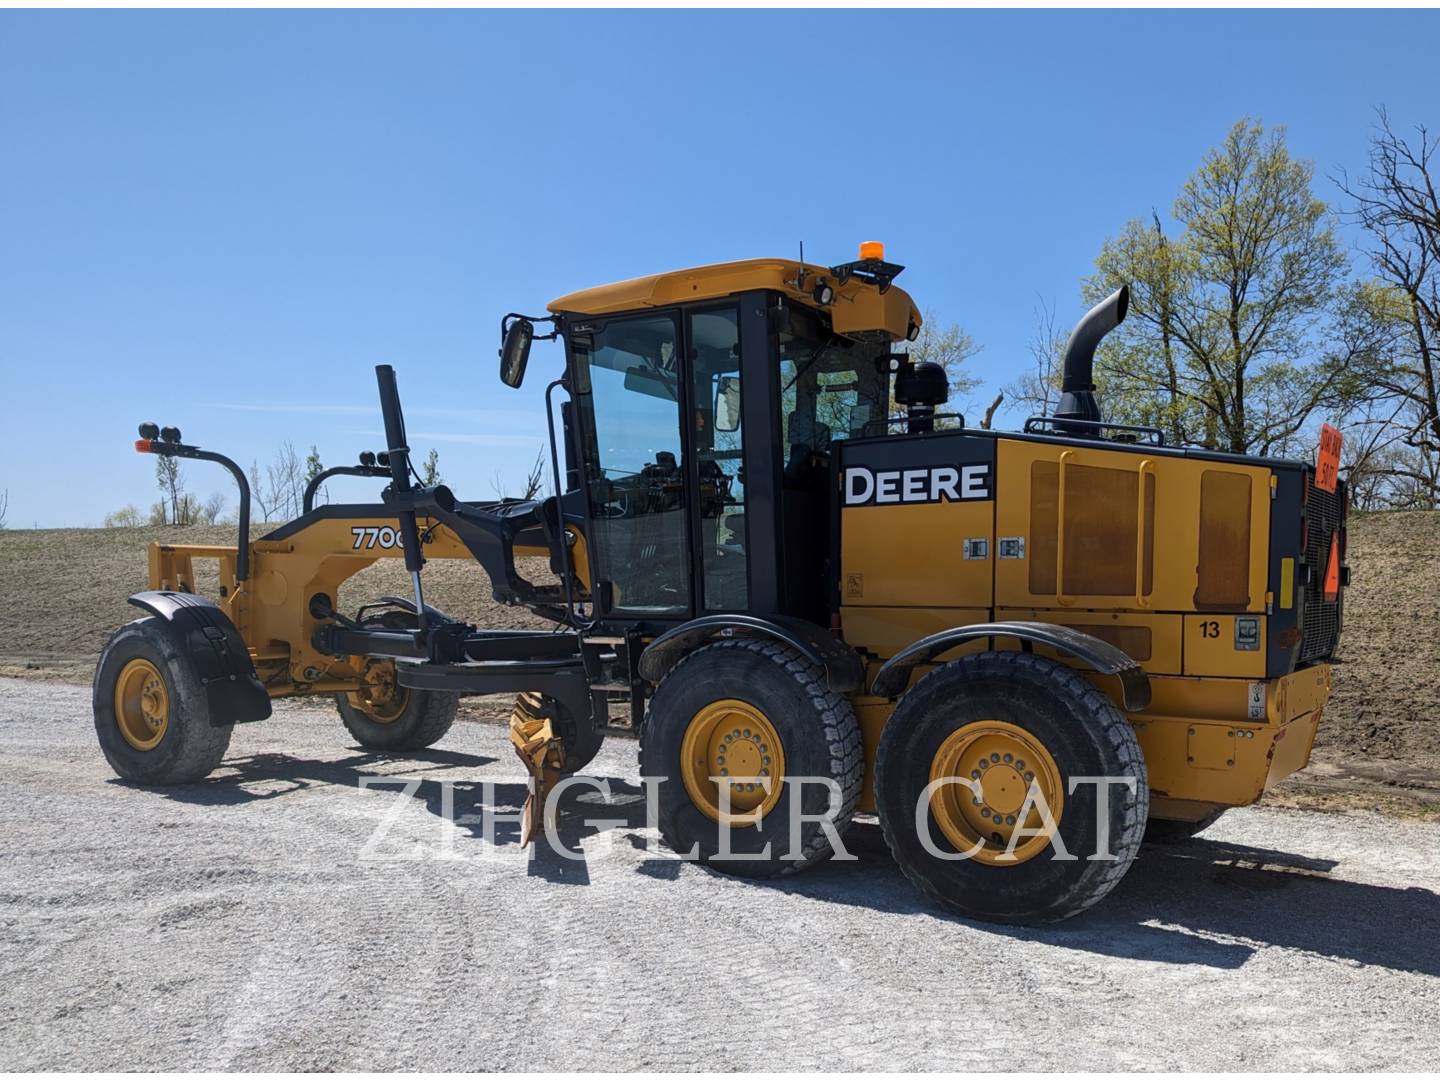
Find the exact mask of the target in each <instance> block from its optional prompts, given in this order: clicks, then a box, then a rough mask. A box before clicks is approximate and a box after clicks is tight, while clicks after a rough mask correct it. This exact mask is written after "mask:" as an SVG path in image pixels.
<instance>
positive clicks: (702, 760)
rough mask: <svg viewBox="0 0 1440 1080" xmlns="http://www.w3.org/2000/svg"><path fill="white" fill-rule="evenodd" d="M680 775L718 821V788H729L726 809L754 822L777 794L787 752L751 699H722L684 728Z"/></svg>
mask: <svg viewBox="0 0 1440 1080" xmlns="http://www.w3.org/2000/svg"><path fill="white" fill-rule="evenodd" d="M680 761H681V770H680V771H681V779H682V780H683V781H684V784H685V790H686V792H687V793H688V794H689V796H690V799H691V801H692V802H693V803H694V804H695V805H696V807H698V808H699V809H700V810H701V811H702V812H704V813H705V814H706V815H707V816H708V817H710V818H712V819H714V820H715V821H720V820H721V806H720V789H721V786H722V785H726V786H728V787H729V789H730V812H731V814H732V815H735V816H741V815H744V817H745V818H746V819H747V820H745V821H741V822H738V823H737V824H742V825H744V824H752V823H753V821H754V819H755V817H756V815H757V814H758V815H762V816H763V815H764V814H765V813H767V812H769V810H770V809H771V808H773V807H774V805H775V803H776V802H778V801H779V799H780V793H781V790H782V788H783V784H784V777H785V752H784V748H783V747H782V746H781V745H780V734H779V732H778V731H776V730H775V727H774V725H773V724H771V723H770V720H769V718H768V717H766V716H765V714H764V713H763V712H761V711H760V710H759V709H757V708H756V707H755V706H754V705H751V704H750V703H749V702H745V701H739V700H737V699H734V698H726V699H724V700H721V701H716V702H712V703H711V704H709V705H707V706H705V707H704V708H703V709H701V710H700V711H699V712H698V713H696V714H695V716H694V718H693V719H691V721H690V724H689V726H688V727H687V728H686V729H685V737H684V739H683V740H682V742H681V749H680Z"/></svg>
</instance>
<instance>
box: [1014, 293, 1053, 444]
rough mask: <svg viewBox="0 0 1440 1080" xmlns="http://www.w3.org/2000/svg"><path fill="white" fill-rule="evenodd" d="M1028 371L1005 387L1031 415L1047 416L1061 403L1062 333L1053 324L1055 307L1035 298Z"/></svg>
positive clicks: (1042, 298) (1015, 400) (1016, 401)
mask: <svg viewBox="0 0 1440 1080" xmlns="http://www.w3.org/2000/svg"><path fill="white" fill-rule="evenodd" d="M1028 348H1029V351H1030V370H1029V371H1027V372H1024V373H1022V374H1021V375H1020V377H1019V378H1018V379H1016V380H1015V382H1013V383H1011V384H1010V385H1009V386H1007V387H1006V388H1005V394H1006V395H1007V396H1008V397H1009V398H1010V399H1011V400H1012V401H1014V402H1015V403H1016V404H1019V405H1024V406H1025V407H1026V409H1027V410H1028V411H1029V413H1030V414H1031V415H1033V416H1049V415H1050V414H1051V412H1053V411H1054V409H1055V406H1056V405H1058V404H1059V403H1060V357H1061V355H1062V354H1063V353H1064V351H1065V335H1064V334H1063V333H1062V332H1061V331H1060V330H1059V329H1058V328H1057V327H1056V325H1055V306H1054V305H1053V304H1049V303H1046V302H1045V298H1044V297H1036V307H1035V330H1034V332H1033V333H1032V334H1031V336H1030V342H1029V345H1028Z"/></svg>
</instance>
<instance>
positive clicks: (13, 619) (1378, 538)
mask: <svg viewBox="0 0 1440 1080" xmlns="http://www.w3.org/2000/svg"><path fill="white" fill-rule="evenodd" d="M233 536H234V533H233V531H232V530H230V529H226V528H220V527H204V526H197V527H193V528H139V529H37V530H18V529H14V530H8V531H3V532H0V671H3V672H4V673H6V674H42V675H43V674H46V673H50V674H58V675H59V676H61V677H72V678H83V679H88V678H89V669H90V666H91V664H92V662H93V658H94V657H95V656H96V655H97V654H98V653H99V651H100V649H101V648H102V647H103V646H104V644H105V639H106V638H107V637H108V636H109V634H110V632H111V631H112V630H113V629H114V628H115V627H116V626H118V625H120V624H121V623H122V622H126V621H128V620H129V619H132V618H135V617H137V615H138V613H137V612H136V610H135V609H134V608H132V607H130V606H129V605H127V604H126V603H125V597H126V596H128V595H129V594H130V593H132V592H138V591H140V590H141V589H143V588H145V586H146V581H145V576H146V569H145V567H146V562H145V558H146V556H145V552H146V548H147V546H148V545H149V544H150V542H151V541H154V540H161V541H165V542H168V543H204V544H216V543H230V542H233ZM522 562H527V560H522ZM528 562H529V563H530V565H528V566H522V568H521V572H522V573H525V574H527V575H528V576H530V577H531V578H532V579H534V578H539V577H541V576H542V575H543V574H544V573H545V572H546V568H545V566H544V563H543V562H542V561H541V560H528ZM1349 562H1350V565H1351V568H1352V571H1353V584H1352V585H1351V587H1350V589H1349V591H1348V592H1347V593H1346V600H1345V603H1346V607H1345V631H1344V634H1343V637H1342V643H1341V656H1340V661H1341V662H1340V665H1339V666H1338V668H1337V670H1336V676H1335V694H1334V697H1333V698H1332V699H1331V702H1330V704H1329V705H1328V706H1327V708H1326V712H1325V717H1324V721H1323V723H1322V724H1321V727H1320V736H1319V741H1318V744H1317V747H1318V748H1317V754H1316V764H1315V766H1313V767H1312V768H1311V769H1310V770H1308V771H1307V773H1306V774H1304V781H1303V783H1304V785H1306V786H1307V790H1309V791H1310V792H1311V793H1312V794H1313V795H1314V796H1315V797H1317V798H1322V800H1323V797H1324V796H1325V793H1326V792H1327V791H1347V792H1353V791H1354V790H1356V789H1357V787H1358V788H1361V789H1371V788H1373V790H1375V791H1376V792H1379V793H1381V794H1383V795H1385V797H1387V798H1388V797H1389V796H1390V795H1395V794H1396V793H1399V794H1401V795H1403V794H1404V793H1405V792H1407V791H1408V792H1411V793H1413V794H1415V795H1417V796H1419V797H1421V798H1422V801H1427V802H1434V803H1435V804H1436V805H1437V806H1440V614H1437V612H1440V599H1437V598H1440V513H1389V514H1371V515H1365V516H1360V517H1357V518H1355V519H1354V520H1352V522H1351V527H1350V553H1349ZM211 567H213V564H209V565H208V566H207V564H203V563H197V571H202V570H203V569H209V568H211ZM425 576H426V589H427V592H426V596H427V599H429V600H430V602H431V603H434V604H435V605H436V606H438V607H440V608H441V609H443V610H445V611H448V612H450V613H451V614H453V615H455V616H458V617H460V618H464V619H466V620H468V621H470V622H473V623H476V624H477V625H479V626H486V627H504V626H536V627H541V626H548V625H549V624H547V623H543V622H541V621H540V620H538V619H535V618H534V617H533V616H531V615H530V614H529V613H528V612H525V611H523V610H520V609H515V608H502V607H500V606H499V605H497V604H495V603H494V602H493V601H492V600H491V598H490V584H489V581H488V579H487V578H486V577H485V575H484V573H483V572H482V571H481V570H480V568H479V567H478V566H477V565H475V564H474V563H471V562H468V561H466V562H461V561H446V560H437V561H434V562H431V563H430V564H429V565H428V566H427V567H426V571H425ZM213 583H214V577H213V570H212V573H211V578H210V580H209V582H207V581H206V579H205V578H204V577H203V576H202V577H201V580H200V582H199V583H198V584H199V587H200V589H201V591H206V587H207V585H209V587H210V589H211V590H212V591H213V588H214V584H213ZM408 591H409V583H408V579H407V578H406V577H405V573H404V566H403V564H402V563H401V561H400V560H399V559H384V560H381V561H380V562H378V563H377V564H375V565H374V566H372V567H370V568H369V569H367V570H365V571H363V572H362V573H360V574H358V575H356V576H355V577H354V578H352V579H351V580H350V582H349V583H347V586H346V588H345V589H344V590H342V593H341V597H340V600H341V606H342V609H345V610H353V608H354V607H355V606H356V605H357V604H358V603H360V602H361V601H362V600H364V599H368V598H370V597H374V596H377V595H381V594H384V593H395V594H399V595H406V594H407V593H408ZM1386 793H1388V794H1386ZM1377 798H1378V796H1377ZM1379 801H1380V802H1382V803H1383V802H1384V799H1383V798H1381V799H1380V800H1379Z"/></svg>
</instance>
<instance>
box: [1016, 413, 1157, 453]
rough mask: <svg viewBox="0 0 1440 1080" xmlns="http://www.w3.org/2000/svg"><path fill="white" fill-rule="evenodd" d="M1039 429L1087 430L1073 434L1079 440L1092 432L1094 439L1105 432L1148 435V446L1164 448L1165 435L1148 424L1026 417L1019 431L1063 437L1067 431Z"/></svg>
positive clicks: (1087, 436)
mask: <svg viewBox="0 0 1440 1080" xmlns="http://www.w3.org/2000/svg"><path fill="white" fill-rule="evenodd" d="M1041 427H1049V428H1052V429H1062V428H1063V429H1069V428H1085V429H1087V430H1086V433H1084V434H1079V433H1074V434H1076V435H1077V437H1079V438H1089V437H1091V436H1090V434H1089V433H1090V432H1093V433H1094V437H1095V438H1100V437H1102V436H1103V435H1104V434H1105V433H1106V432H1107V431H1125V432H1133V433H1135V434H1136V435H1149V436H1151V440H1150V444H1151V445H1152V446H1164V445H1165V433H1164V432H1163V431H1161V430H1160V429H1159V428H1157V427H1151V426H1150V425H1149V424H1112V423H1111V422H1110V421H1108V420H1058V419H1056V418H1055V417H1053V416H1028V417H1026V418H1025V423H1024V425H1022V427H1021V430H1022V431H1023V432H1024V433H1025V434H1026V435H1064V434H1067V431H1066V430H1052V431H1048V432H1047V431H1041V430H1039V429H1040V428H1041ZM1103 441H1105V442H1115V441H1117V440H1114V439H1105V440H1103Z"/></svg>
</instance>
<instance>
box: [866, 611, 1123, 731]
mask: <svg viewBox="0 0 1440 1080" xmlns="http://www.w3.org/2000/svg"><path fill="white" fill-rule="evenodd" d="M982 637H1011V638H1019V639H1020V645H1021V648H1023V649H1025V650H1026V651H1027V652H1028V651H1029V650H1030V648H1031V646H1033V645H1037V644H1038V645H1048V646H1050V647H1051V648H1052V649H1059V650H1061V651H1062V652H1067V653H1069V654H1070V655H1071V656H1074V657H1075V658H1077V659H1079V660H1082V661H1083V662H1084V663H1085V665H1086V666H1087V667H1089V668H1090V669H1091V670H1093V671H1097V672H1099V673H1100V674H1102V675H1113V676H1115V677H1116V678H1117V679H1119V680H1120V694H1121V699H1122V701H1123V703H1124V706H1125V708H1126V709H1127V710H1129V711H1130V712H1134V711H1136V710H1137V709H1143V708H1145V706H1147V705H1149V704H1150V677H1149V676H1148V675H1146V674H1145V672H1144V670H1143V669H1142V668H1141V667H1140V665H1139V664H1137V663H1136V662H1135V661H1134V660H1132V659H1131V658H1130V657H1129V656H1127V655H1126V654H1125V653H1124V652H1123V651H1122V650H1120V649H1117V648H1116V647H1115V646H1114V645H1111V644H1110V643H1109V642H1108V641H1101V640H1100V639H1099V638H1097V637H1094V636H1093V635H1091V634H1086V633H1084V632H1082V631H1080V630H1075V629H1072V628H1071V627H1068V626H1057V625H1056V624H1054V623H1042V622H994V623H976V624H974V625H973V626H956V627H954V628H952V629H950V630H941V631H940V632H939V633H938V634H931V635H930V636H929V637H923V638H921V639H920V640H919V641H917V642H915V643H913V644H911V645H907V646H906V647H905V648H903V649H901V650H900V651H899V652H898V653H896V654H895V655H894V656H892V657H891V658H890V659H889V660H887V661H885V663H884V664H883V665H882V666H881V668H880V671H879V672H878V673H877V674H876V676H875V684H874V686H873V687H872V688H871V693H873V694H874V695H875V696H876V697H897V696H898V695H899V694H900V692H901V691H902V690H904V689H905V687H906V685H907V684H908V683H909V682H910V673H911V672H912V671H913V670H914V669H915V667H916V665H918V664H928V663H930V661H932V660H934V659H935V658H936V657H937V656H939V655H940V654H941V653H945V652H949V651H950V650H951V649H953V648H955V646H957V645H962V644H964V643H965V642H967V641H973V640H974V639H975V638H982Z"/></svg>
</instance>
